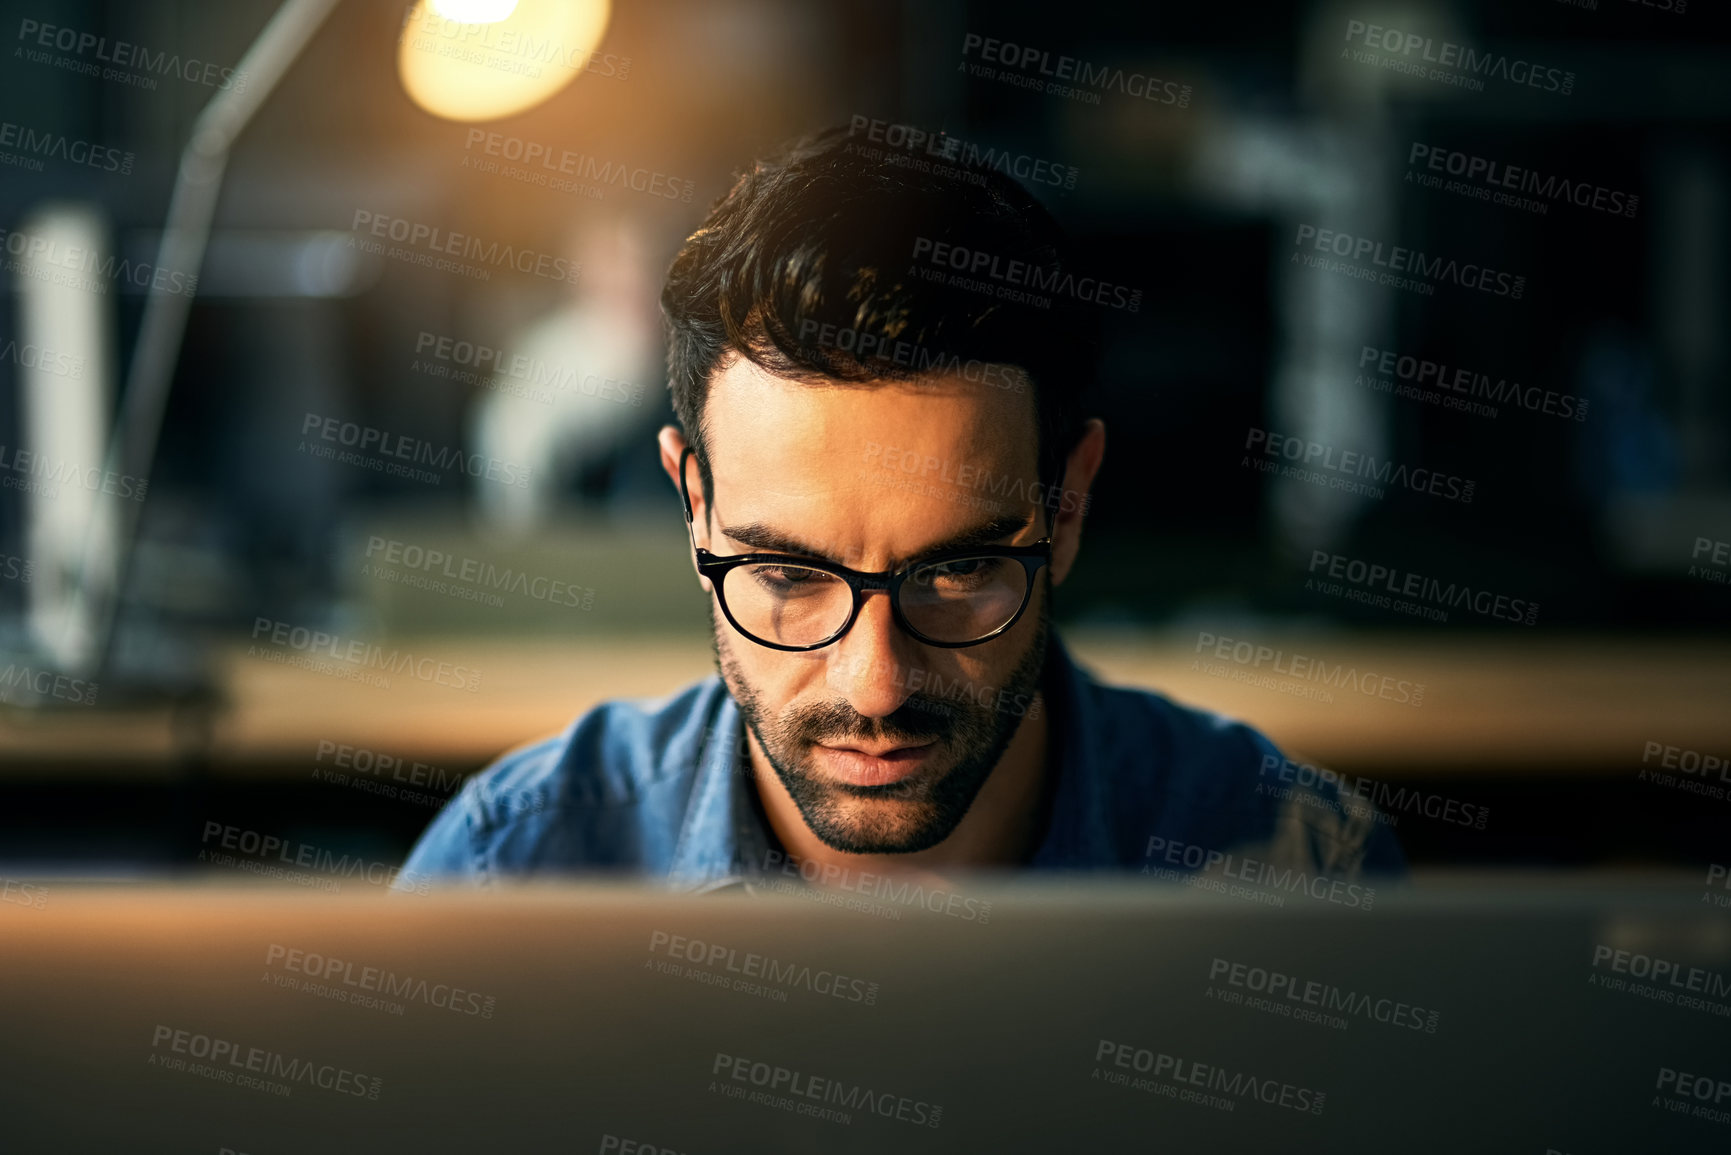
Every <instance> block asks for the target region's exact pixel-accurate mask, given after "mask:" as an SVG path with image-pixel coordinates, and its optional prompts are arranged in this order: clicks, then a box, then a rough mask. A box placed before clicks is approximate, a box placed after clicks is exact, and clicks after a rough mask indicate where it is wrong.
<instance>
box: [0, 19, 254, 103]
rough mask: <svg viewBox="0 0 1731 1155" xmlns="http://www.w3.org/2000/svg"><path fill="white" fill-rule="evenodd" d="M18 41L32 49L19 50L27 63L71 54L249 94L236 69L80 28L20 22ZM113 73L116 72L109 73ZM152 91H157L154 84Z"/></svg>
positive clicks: (33, 21) (243, 80)
mask: <svg viewBox="0 0 1731 1155" xmlns="http://www.w3.org/2000/svg"><path fill="white" fill-rule="evenodd" d="M18 39H19V40H20V41H22V42H24V43H25V44H26V45H31V46H33V48H31V49H15V50H14V51H15V52H22V53H23V54H24V55H25V58H26V59H29V60H31V61H32V62H34V63H40V64H50V63H54V61H50V60H46V59H38V57H43V56H45V55H46V53H43V52H38V51H35V50H34V49H35V48H43V49H52V50H54V51H57V52H69V53H71V54H72V55H73V56H76V57H85V58H88V59H90V60H93V61H96V62H98V63H101V64H111V65H113V66H114V67H115V68H135V69H138V70H140V71H141V72H146V73H154V74H155V75H157V76H178V77H179V78H180V79H182V80H186V81H190V82H192V83H193V84H203V85H205V86H207V87H213V88H220V89H222V90H224V91H227V90H228V89H231V88H232V89H234V90H235V91H236V92H237V93H238V92H245V91H246V79H247V78H246V73H244V72H237V71H236V70H235V69H232V68H224V67H222V66H221V65H219V64H213V63H211V62H209V61H204V60H199V59H197V58H195V57H191V56H188V57H185V58H184V59H183V58H182V57H181V55H180V54H179V53H178V52H174V53H170V52H153V51H151V50H150V49H149V48H146V47H145V46H144V45H142V44H132V43H130V42H128V41H125V40H112V41H111V40H109V39H108V37H106V36H98V35H96V34H95V33H94V32H80V31H79V30H78V29H76V28H64V27H61V26H60V25H57V24H44V23H42V22H41V21H39V20H20V21H19V22H18ZM93 68H94V65H84V66H82V68H81V69H80V71H84V70H89V69H93ZM104 71H105V70H102V69H96V70H95V72H93V73H92V75H96V74H101V73H102V72H104ZM106 71H112V70H106ZM119 78H121V77H119V76H105V77H104V79H119ZM148 87H151V88H154V87H155V82H154V81H151V82H150V83H149V84H148Z"/></svg>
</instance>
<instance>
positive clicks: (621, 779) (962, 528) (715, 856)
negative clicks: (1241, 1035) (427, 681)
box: [405, 129, 1401, 889]
mask: <svg viewBox="0 0 1731 1155" xmlns="http://www.w3.org/2000/svg"><path fill="white" fill-rule="evenodd" d="M909 159H911V158H908V157H905V156H901V155H897V154H895V153H894V152H893V151H891V152H889V153H887V154H886V152H885V151H884V150H881V149H879V148H877V147H874V146H870V145H867V144H866V143H865V142H864V141H861V140H859V139H857V138H854V137H852V136H850V135H849V134H848V133H847V132H846V131H845V130H839V129H838V130H833V131H831V132H829V133H826V134H823V135H821V136H819V137H816V138H813V139H811V140H808V141H805V142H802V143H800V144H797V145H795V146H793V147H792V148H790V149H788V150H787V151H786V152H784V153H783V154H782V155H780V156H778V157H776V158H774V159H772V160H766V161H761V162H759V163H758V164H757V165H755V166H754V168H753V169H752V170H751V171H750V172H748V173H746V174H745V175H744V176H742V177H741V178H740V179H739V181H738V182H737V183H736V184H735V185H734V187H733V189H732V191H731V192H729V193H728V195H727V196H726V197H725V198H724V199H723V200H722V201H721V202H720V203H719V204H718V205H717V206H716V207H715V208H714V210H713V211H712V212H711V213H710V215H709V218H708V219H707V220H706V221H705V222H704V225H703V227H702V228H701V229H699V230H698V231H697V232H696V233H694V234H692V236H691V237H690V238H689V239H688V240H687V242H686V245H685V247H684V249H683V250H682V251H681V252H680V254H679V256H678V257H677V258H676V259H675V261H674V263H673V266H672V269H671V270H670V273H669V276H668V281H667V285H666V288H665V290H664V291H663V293H662V307H663V311H664V312H665V314H666V319H667V328H668V335H669V345H670V348H669V354H668V365H669V385H670V388H671V390H672V394H673V406H674V409H675V412H676V415H677V417H678V419H679V422H680V427H678V428H676V427H673V426H668V427H666V428H664V429H663V430H662V431H661V434H660V449H661V461H662V465H663V467H664V468H665V469H666V471H667V474H668V477H669V478H670V480H671V481H672V483H673V485H674V487H675V489H676V490H677V491H678V492H679V493H680V495H681V500H682V502H683V507H684V513H685V518H686V521H687V523H688V526H689V529H690V535H691V544H692V555H691V559H690V560H691V562H692V564H693V565H694V566H695V568H696V570H697V574H698V581H699V583H700V584H701V585H702V586H703V588H704V589H705V590H706V591H707V592H708V593H709V594H710V607H711V617H712V621H713V643H714V649H715V653H716V664H717V667H718V669H719V671H720V676H719V678H709V679H707V680H705V681H703V682H701V683H699V684H697V685H695V686H692V687H690V688H688V689H686V690H685V691H683V692H681V693H679V694H677V695H675V696H674V697H672V698H669V699H666V700H663V701H660V702H654V703H637V702H611V703H607V704H605V705H602V706H600V707H597V708H596V709H594V710H592V711H590V712H589V713H588V714H586V715H585V716H583V717H582V718H579V719H578V720H577V721H576V722H575V723H574V724H573V725H572V726H571V727H570V728H569V729H568V730H567V731H566V732H565V733H564V734H562V735H560V736H559V737H557V738H554V739H550V740H548V741H544V742H541V743H539V744H537V745H532V746H529V747H527V748H524V749H521V750H518V751H516V752H514V753H512V754H509V755H507V756H506V757H505V758H503V759H502V760H501V761H500V762H499V763H498V764H496V765H495V766H493V767H492V768H491V769H489V770H488V771H486V772H485V773H483V774H481V775H479V776H477V778H476V779H474V780H472V781H471V782H470V783H469V784H468V785H467V786H466V787H465V788H464V789H463V791H462V792H461V793H460V794H459V795H458V797H456V798H455V799H453V800H452V802H451V803H450V804H449V805H448V806H446V808H445V809H444V811H443V812H442V813H441V814H440V815H439V816H438V817H437V818H436V819H435V820H434V822H433V823H432V825H431V827H430V828H429V829H428V830H427V832H426V834H425V835H424V836H423V837H422V839H421V841H420V843H419V844H418V845H417V846H416V847H415V849H414V851H413V853H412V854H411V856H410V858H409V861H408V863H407V864H406V868H405V874H406V875H409V874H410V872H413V873H412V875H411V876H412V877H421V876H423V875H426V874H431V875H434V876H446V877H451V876H456V877H467V878H474V879H487V878H492V877H497V876H513V875H546V874H558V873H570V872H579V871H627V872H633V873H638V874H642V875H648V876H651V877H655V878H661V879H665V880H668V881H671V882H673V883H674V884H676V885H678V886H681V887H684V888H689V889H714V888H717V887H721V886H728V885H738V884H742V883H743V884H746V885H750V884H751V883H752V882H753V880H754V879H757V878H760V877H763V876H766V875H767V876H777V877H779V876H781V875H784V874H787V873H790V872H791V871H792V870H795V869H797V870H799V871H801V872H803V873H804V874H805V875H806V877H812V876H816V877H821V878H826V879H842V880H846V879H849V878H861V877H865V876H868V875H878V876H883V875H885V874H891V873H895V874H901V875H904V876H912V877H914V878H916V879H922V878H923V879H942V878H944V877H945V876H946V875H949V874H953V873H955V872H958V871H963V870H968V869H990V868H999V869H1016V868H1030V869H1054V870H1061V869H1106V870H1120V871H1122V870H1131V871H1136V870H1140V871H1144V872H1149V873H1158V874H1161V875H1163V876H1170V875H1171V874H1172V873H1173V872H1174V870H1175V869H1176V870H1195V869H1197V868H1198V867H1199V866H1202V865H1204V864H1218V863H1221V862H1228V863H1230V862H1233V861H1238V862H1241V863H1242V862H1250V861H1252V860H1254V861H1255V862H1258V863H1269V864H1272V865H1273V866H1275V867H1277V868H1279V869H1283V870H1284V869H1287V868H1296V870H1297V871H1299V872H1300V876H1301V877H1302V876H1304V875H1305V874H1309V875H1312V876H1314V875H1320V874H1326V875H1329V876H1333V877H1343V876H1352V875H1355V874H1357V873H1358V872H1360V871H1364V870H1376V869H1399V868H1400V866H1401V856H1400V851H1399V849H1398V847H1397V846H1396V845H1395V843H1394V840H1393V838H1392V837H1391V836H1390V835H1389V834H1388V832H1387V831H1386V830H1385V829H1383V828H1381V827H1379V826H1377V824H1376V823H1375V822H1374V815H1372V814H1370V813H1369V812H1368V811H1367V810H1365V809H1364V808H1362V807H1355V808H1353V809H1351V810H1348V809H1347V808H1344V807H1343V806H1342V805H1341V804H1340V801H1339V799H1338V798H1336V797H1335V796H1334V795H1333V794H1332V793H1329V792H1326V791H1324V792H1321V793H1318V792H1315V791H1310V792H1304V793H1299V792H1296V788H1289V787H1287V786H1285V785H1281V784H1280V778H1278V777H1277V776H1275V775H1274V774H1272V773H1269V771H1270V769H1271V768H1279V767H1280V766H1281V765H1282V763H1281V754H1280V752H1279V751H1278V750H1276V749H1275V748H1274V746H1273V745H1272V744H1271V743H1270V742H1269V741H1268V740H1267V739H1266V738H1264V737H1262V736H1261V735H1260V734H1257V733H1256V732H1254V731H1253V730H1250V729H1249V728H1247V727H1245V726H1242V725H1239V724H1236V723H1233V722H1231V721H1229V720H1227V719H1224V718H1220V717H1217V716H1214V715H1211V714H1207V713H1203V712H1200V711H1196V710H1191V709H1186V708H1184V707H1180V706H1178V705H1175V704H1174V703H1172V702H1170V701H1168V700H1167V699H1165V698H1163V697H1161V696H1160V695H1158V694H1154V693H1149V692H1144V691H1138V690H1127V689H1116V688H1109V687H1105V686H1102V685H1100V684H1099V683H1097V682H1095V681H1094V680H1093V679H1092V678H1091V677H1089V676H1088V675H1087V674H1086V673H1085V672H1084V671H1082V670H1081V669H1079V668H1078V667H1077V666H1076V665H1075V664H1074V663H1073V662H1072V661H1071V659H1070V656H1069V654H1068V652H1067V651H1066V650H1065V648H1064V646H1063V645H1062V643H1061V642H1060V641H1059V640H1058V638H1057V637H1056V635H1055V634H1054V633H1053V632H1052V628H1051V624H1050V623H1051V609H1052V600H1053V597H1054V592H1055V591H1056V589H1057V588H1058V587H1060V586H1061V585H1062V584H1063V582H1064V580H1065V579H1066V578H1067V577H1068V576H1069V574H1070V571H1071V569H1072V568H1073V566H1074V565H1075V564H1076V560H1077V555H1078V552H1079V549H1080V546H1081V538H1082V523H1083V514H1084V511H1085V509H1086V505H1087V501H1086V495H1087V493H1088V491H1089V489H1090V487H1091V485H1092V483H1093V480H1094V476H1095V473H1096V471H1097V470H1098V469H1099V467H1100V462H1101V459H1102V456H1103V455H1104V453H1105V445H1106V437H1105V429H1104V427H1103V426H1102V424H1101V423H1100V422H1099V421H1098V420H1083V419H1082V417H1081V409H1080V398H1079V392H1080V387H1081V385H1082V384H1083V382H1084V381H1085V379H1086V377H1087V376H1088V362H1089V358H1088V355H1087V349H1088V340H1087V336H1086V333H1087V328H1088V324H1089V318H1090V315H1091V314H1097V313H1098V312H1099V310H1100V307H1101V302H1102V301H1104V299H1105V296H1106V286H1104V284H1103V283H1102V282H1099V281H1097V280H1094V279H1090V278H1088V277H1086V276H1083V275H1082V274H1083V273H1085V272H1086V270H1076V269H1072V268H1071V267H1069V266H1068V265H1067V264H1066V263H1065V261H1064V247H1063V239H1062V237H1061V235H1060V233H1059V230H1058V228H1057V226H1056V224H1055V222H1053V220H1052V219H1051V217H1050V216H1049V215H1048V214H1047V213H1046V212H1045V211H1044V209H1042V208H1041V207H1040V206H1039V204H1038V203H1037V202H1035V201H1034V200H1033V199H1032V198H1031V197H1030V196H1029V195H1028V194H1027V193H1026V192H1025V191H1024V190H1022V189H1021V188H1020V187H1019V186H1018V185H1016V184H1015V183H1014V182H1013V181H1012V180H1010V179H1009V178H1008V177H1005V176H1002V175H1000V174H998V173H994V172H991V171H988V170H974V169H968V168H965V167H963V166H956V165H946V164H939V165H937V166H936V167H934V166H932V165H930V164H909V163H897V162H898V161H903V162H905V161H907V160H909ZM957 270H961V271H960V272H958V271H957ZM1149 464H1150V466H1153V465H1155V464H1156V463H1149ZM1164 492H1166V491H1165V489H1164V487H1160V488H1159V489H1156V488H1155V487H1153V486H1152V485H1151V486H1150V487H1149V493H1148V494H1147V495H1146V496H1145V498H1144V500H1145V501H1147V502H1150V503H1152V502H1155V501H1157V500H1158V497H1157V496H1156V495H1157V494H1160V493H1164ZM716 611H719V612H716ZM1259 787H1260V788H1259ZM1240 876H1241V877H1242V874H1241V875H1240ZM844 885H845V881H844Z"/></svg>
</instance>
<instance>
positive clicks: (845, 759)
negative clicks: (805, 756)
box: [812, 741, 938, 786]
mask: <svg viewBox="0 0 1731 1155" xmlns="http://www.w3.org/2000/svg"><path fill="white" fill-rule="evenodd" d="M937 747H938V744H937V742H935V741H932V742H925V743H922V744H920V745H917V746H872V747H867V746H862V745H849V746H827V745H824V744H822V743H819V744H817V745H815V746H813V747H812V753H813V754H814V755H815V756H816V758H817V760H818V764H819V765H821V766H822V767H823V768H824V769H825V770H827V771H828V772H829V774H830V776H831V777H833V778H838V779H840V780H841V781H843V782H846V783H847V784H848V785H850V786H888V785H890V784H892V783H895V782H900V781H902V780H903V779H906V778H910V777H912V776H913V775H914V774H915V773H916V772H917V771H918V770H919V769H920V768H921V767H922V766H924V765H925V764H926V762H927V761H928V760H929V759H930V758H931V756H932V754H933V752H934V751H936V750H937Z"/></svg>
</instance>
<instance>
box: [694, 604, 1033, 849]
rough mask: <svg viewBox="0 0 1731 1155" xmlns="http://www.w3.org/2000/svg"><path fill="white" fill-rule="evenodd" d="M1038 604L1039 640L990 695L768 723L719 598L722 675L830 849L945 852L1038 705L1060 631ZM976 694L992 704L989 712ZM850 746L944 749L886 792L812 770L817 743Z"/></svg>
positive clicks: (830, 706) (911, 699)
mask: <svg viewBox="0 0 1731 1155" xmlns="http://www.w3.org/2000/svg"><path fill="white" fill-rule="evenodd" d="M1048 593H1049V591H1044V590H1043V591H1042V594H1048ZM1038 600H1039V603H1040V609H1039V614H1038V616H1037V618H1036V622H1037V628H1036V629H1035V631H1034V636H1033V637H1032V638H1031V639H1030V640H1029V643H1028V647H1027V649H1026V650H1025V651H1024V652H1023V653H1022V656H1021V657H1020V658H1019V659H1018V660H1017V662H1016V665H1015V667H1014V668H1013V669H1012V670H1011V672H1010V675H1009V677H1008V678H1007V679H1006V682H1005V685H1004V686H1002V687H1000V688H999V691H998V692H997V693H989V692H988V693H985V694H982V693H980V689H979V688H978V687H968V689H971V690H972V691H973V695H970V694H968V693H967V692H965V691H964V692H963V693H961V694H955V695H947V696H939V695H934V694H929V693H924V692H915V693H913V694H910V695H909V696H908V698H907V700H906V701H904V702H903V703H902V704H901V705H900V706H898V707H897V708H896V709H895V710H894V711H893V712H892V713H890V714H887V715H885V716H884V717H882V718H867V717H865V716H864V715H862V714H860V713H859V712H858V711H857V710H855V709H854V708H853V707H852V706H850V705H848V703H847V702H846V701H845V700H843V699H835V700H833V701H830V702H825V703H821V704H816V703H814V704H807V705H801V706H793V707H790V708H788V709H786V710H783V711H782V712H781V714H780V715H779V716H777V717H774V718H768V717H766V716H765V711H764V708H763V705H762V703H761V701H760V700H759V698H758V695H757V693H756V691H755V689H754V688H753V687H752V686H751V684H750V683H749V682H748V681H747V680H746V678H745V674H744V671H743V670H742V669H741V668H740V665H739V661H738V659H737V657H735V655H734V654H733V651H732V647H731V643H730V640H729V638H728V637H727V633H726V632H724V630H723V629H722V623H721V622H720V621H719V620H718V619H717V617H716V613H715V604H714V602H713V601H711V603H710V607H709V614H710V625H711V630H710V641H711V646H712V648H713V650H714V653H715V663H716V669H717V670H718V671H719V672H720V674H721V678H722V681H723V682H724V683H725V684H726V686H727V689H728V691H729V692H730V693H731V694H732V695H733V700H734V702H735V703H736V704H737V705H738V706H739V712H740V716H741V717H743V718H744V719H745V723H746V725H747V726H749V727H750V728H751V732H752V733H753V734H754V735H756V737H757V742H758V745H759V746H760V747H761V748H762V750H763V752H764V756H765V757H766V758H767V759H768V760H769V764H770V766H771V767H772V768H774V770H775V774H776V777H777V778H779V779H780V780H781V784H782V786H783V787H785V788H786V790H787V792H788V794H789V795H790V796H791V797H792V798H793V801H794V804H795V805H796V806H798V807H799V813H800V817H801V818H803V819H804V820H805V824H806V826H807V827H809V828H810V830H811V832H812V833H813V834H815V835H816V836H817V837H818V839H819V840H820V841H821V842H822V843H823V844H824V845H825V846H828V847H829V848H830V849H832V850H837V851H841V852H843V853H847V854H912V853H914V852H915V851H920V850H926V849H929V848H931V847H933V846H936V845H937V844H938V843H940V842H942V841H943V840H944V839H946V838H948V837H949V836H950V834H951V833H952V832H953V831H954V830H955V829H956V827H957V826H958V825H959V824H960V823H961V821H962V819H963V818H964V817H965V816H966V815H967V813H968V809H969V807H971V806H972V805H973V803H974V799H975V798H977V797H978V796H979V793H980V790H981V788H982V787H984V786H985V784H986V780H987V779H988V778H989V777H991V773H992V770H993V769H994V768H995V767H996V766H997V764H998V762H999V760H1000V759H1001V758H1003V756H1004V751H1005V750H1007V749H1008V748H1009V745H1010V742H1011V740H1012V739H1014V738H1015V736H1016V732H1017V729H1018V728H1019V727H1020V725H1021V722H1022V715H1023V714H1025V713H1026V712H1027V707H1028V706H1029V704H1030V703H1032V702H1033V700H1034V694H1035V693H1036V692H1037V691H1038V689H1039V686H1040V678H1041V674H1042V671H1043V670H1044V669H1045V664H1046V650H1047V644H1048V637H1049V633H1050V621H1049V616H1048V615H1049V606H1050V599H1049V597H1048V596H1041V597H1040V598H1039V599H1038ZM744 644H746V645H753V644H755V643H752V642H750V641H749V640H747V641H746V642H745V643H744ZM974 696H980V697H985V698H987V700H989V701H990V702H992V705H989V706H982V705H980V704H979V703H978V702H976V701H975V700H974ZM1006 703H1008V704H1011V705H1012V706H1013V708H1010V707H1009V706H1006ZM850 740H851V741H860V742H868V743H872V744H882V743H886V742H889V743H898V744H901V745H919V744H922V743H925V742H927V741H934V742H935V746H936V750H935V752H934V753H933V754H932V755H931V756H930V760H929V761H928V763H927V764H926V765H925V766H923V767H921V768H920V769H919V770H918V771H917V772H915V773H914V774H913V775H911V776H910V777H908V778H906V779H903V780H902V781H900V782H894V783H889V784H887V785H883V786H855V785H852V784H850V783H843V782H835V781H832V780H831V779H829V778H827V777H825V776H824V775H823V774H822V773H821V772H820V771H818V770H817V769H816V768H815V767H814V766H813V765H812V759H811V755H810V750H811V747H812V746H813V745H815V744H818V743H822V744H824V745H830V746H835V745H839V744H843V743H846V742H848V741H850Z"/></svg>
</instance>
